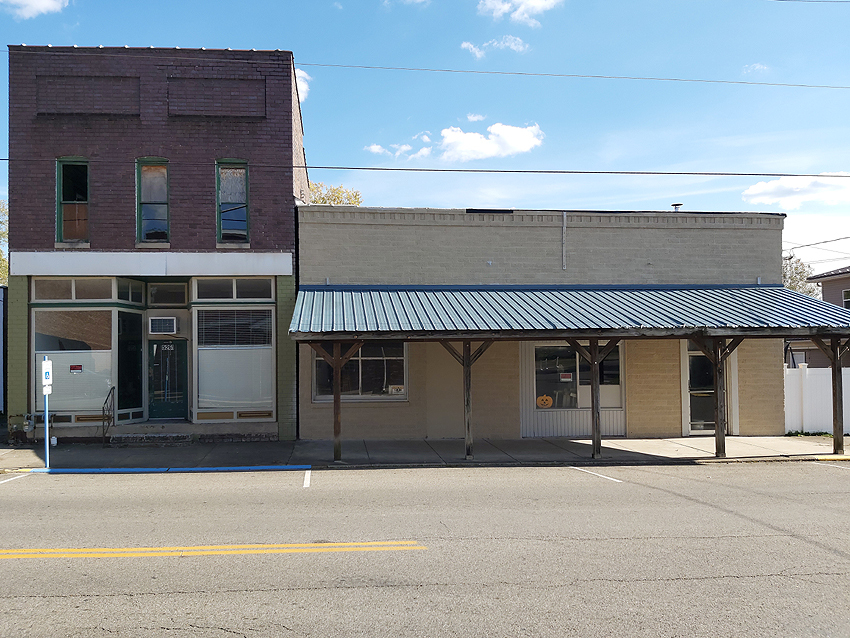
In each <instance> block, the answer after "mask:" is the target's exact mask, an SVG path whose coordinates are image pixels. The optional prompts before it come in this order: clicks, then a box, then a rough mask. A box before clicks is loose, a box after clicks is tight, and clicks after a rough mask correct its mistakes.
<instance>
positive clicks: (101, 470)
mask: <svg viewBox="0 0 850 638" xmlns="http://www.w3.org/2000/svg"><path fill="white" fill-rule="evenodd" d="M309 469H312V466H310V465H236V466H232V467H98V468H84V467H81V468H56V467H51V468H46V467H32V468H19V469H6V470H3V471H4V472H5V473H7V474H16V473H28V474H166V473H168V474H184V473H199V472H285V471H297V470H309Z"/></svg>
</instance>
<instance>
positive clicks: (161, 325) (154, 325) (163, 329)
mask: <svg viewBox="0 0 850 638" xmlns="http://www.w3.org/2000/svg"><path fill="white" fill-rule="evenodd" d="M176 333H177V317H148V334H151V335H173V334H176Z"/></svg>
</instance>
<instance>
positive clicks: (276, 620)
mask: <svg viewBox="0 0 850 638" xmlns="http://www.w3.org/2000/svg"><path fill="white" fill-rule="evenodd" d="M594 471H596V472H597V474H598V475H597V474H592V473H589V472H587V471H583V470H580V469H577V468H568V467H559V468H470V469H411V470H363V471H354V470H328V471H313V472H312V473H311V474H310V475H309V477H307V476H305V473H304V472H277V473H238V474H182V475H181V474H174V475H135V476H134V475H118V476H115V475H111V476H104V475H100V476H68V475H61V476H49V475H0V481H2V482H0V506H2V510H0V517H2V518H0V635H2V636H16V637H17V636H39V637H40V636H119V637H123V636H128V637H129V636H211V637H232V636H443V635H456V636H487V637H491V636H505V637H514V636H559V637H560V636H629V637H631V636H647V637H649V636H651V637H653V638H655V637H659V636H712V637H716V636H850V618H848V608H849V607H850V578H848V574H849V573H850V507H848V505H850V500H848V496H849V495H850V463H833V464H828V463H813V462H804V463H803V462H801V463H752V464H715V465H699V466H676V467H671V466H666V467H658V466H655V467H605V468H600V469H599V470H594ZM611 479H615V480H611ZM307 480H309V487H305V484H306V482H307ZM367 543H369V544H367ZM22 550H38V551H30V552H22ZM44 550H51V551H50V552H47V551H44ZM72 550H73V551H72Z"/></svg>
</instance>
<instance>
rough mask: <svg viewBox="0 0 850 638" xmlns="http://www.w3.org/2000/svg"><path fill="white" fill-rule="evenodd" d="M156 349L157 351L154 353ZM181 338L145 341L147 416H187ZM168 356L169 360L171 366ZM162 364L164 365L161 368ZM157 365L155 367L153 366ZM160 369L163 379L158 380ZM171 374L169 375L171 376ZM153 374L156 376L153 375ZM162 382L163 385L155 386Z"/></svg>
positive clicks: (186, 365) (184, 347)
mask: <svg viewBox="0 0 850 638" xmlns="http://www.w3.org/2000/svg"><path fill="white" fill-rule="evenodd" d="M157 349H159V352H158V353H157V352H156V351H157ZM186 353H187V347H186V341H185V340H183V339H161V340H160V339H158V340H155V341H149V342H148V381H149V382H148V418H149V419H169V418H170V419H185V418H187V416H188V411H189V410H188V408H189V403H188V401H189V392H188V368H189V365H188V363H189V362H188V357H187V356H186ZM171 357H174V359H173V366H172V365H170V364H171V363H172V360H171ZM163 364H165V365H166V366H167V367H168V368H172V367H173V370H172V369H167V370H163V367H162V366H163ZM157 366H158V369H156V367H157ZM163 372H165V373H166V375H167V376H166V378H165V379H164V380H163V379H161V375H162V374H163ZM172 374H173V376H172ZM155 377H156V378H155ZM163 382H164V385H165V387H163V388H162V389H159V388H158V387H157V386H158V385H160V387H161V383H163Z"/></svg>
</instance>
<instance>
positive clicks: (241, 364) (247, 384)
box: [196, 308, 275, 410]
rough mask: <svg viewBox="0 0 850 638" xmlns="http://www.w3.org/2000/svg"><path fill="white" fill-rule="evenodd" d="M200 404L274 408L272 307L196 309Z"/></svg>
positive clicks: (242, 407) (218, 406)
mask: <svg viewBox="0 0 850 638" xmlns="http://www.w3.org/2000/svg"><path fill="white" fill-rule="evenodd" d="M196 312H197V329H198V338H197V348H198V357H197V360H198V407H199V408H201V409H207V408H236V409H246V410H256V409H273V408H274V371H275V365H274V333H273V329H274V328H273V327H274V320H273V319H274V317H273V315H274V313H273V310H272V309H271V308H203V309H197V310H196Z"/></svg>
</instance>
